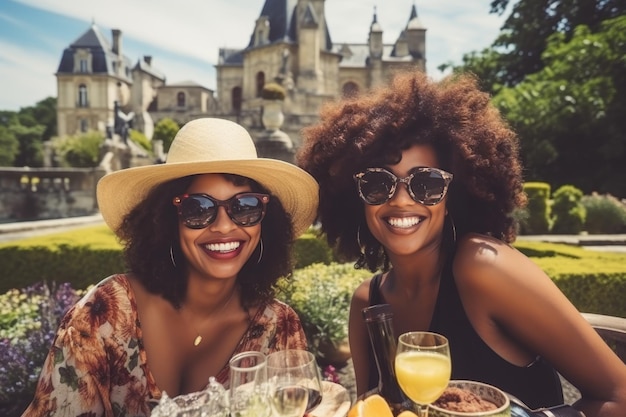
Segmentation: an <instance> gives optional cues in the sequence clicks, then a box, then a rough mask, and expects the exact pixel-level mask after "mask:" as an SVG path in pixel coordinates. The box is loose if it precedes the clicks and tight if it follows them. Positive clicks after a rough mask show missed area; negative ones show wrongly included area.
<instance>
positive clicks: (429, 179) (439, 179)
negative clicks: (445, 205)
mask: <svg viewBox="0 0 626 417" xmlns="http://www.w3.org/2000/svg"><path fill="white" fill-rule="evenodd" d="M410 187H411V191H412V192H413V194H414V195H415V199H416V200H417V201H418V202H420V203H422V204H424V205H427V206H432V205H435V204H437V203H439V202H440V201H441V200H442V199H443V197H444V196H445V194H444V191H445V188H446V180H445V179H444V178H443V176H442V175H441V173H440V172H438V171H418V172H416V173H415V174H414V175H413V179H412V180H411V184H410Z"/></svg>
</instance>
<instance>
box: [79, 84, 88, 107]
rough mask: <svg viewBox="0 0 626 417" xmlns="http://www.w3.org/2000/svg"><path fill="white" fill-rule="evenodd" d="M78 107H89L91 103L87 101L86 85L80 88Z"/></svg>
mask: <svg viewBox="0 0 626 417" xmlns="http://www.w3.org/2000/svg"><path fill="white" fill-rule="evenodd" d="M78 107H89V101H88V99H87V86H86V85H85V84H81V85H79V86H78Z"/></svg>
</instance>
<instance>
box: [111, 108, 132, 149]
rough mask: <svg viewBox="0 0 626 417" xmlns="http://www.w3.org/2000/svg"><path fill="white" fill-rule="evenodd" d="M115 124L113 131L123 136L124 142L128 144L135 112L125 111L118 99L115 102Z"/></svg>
mask: <svg viewBox="0 0 626 417" xmlns="http://www.w3.org/2000/svg"><path fill="white" fill-rule="evenodd" d="M113 116H114V125H113V133H117V134H118V135H120V137H121V138H122V142H123V143H124V144H128V131H129V129H131V128H132V127H133V123H132V122H133V118H134V117H135V113H133V112H132V111H131V112H130V113H128V114H126V113H124V112H123V111H122V110H121V109H120V106H119V104H118V102H117V101H115V102H114V103H113Z"/></svg>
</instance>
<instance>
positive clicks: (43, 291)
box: [0, 282, 78, 417]
mask: <svg viewBox="0 0 626 417" xmlns="http://www.w3.org/2000/svg"><path fill="white" fill-rule="evenodd" d="M21 292H22V293H24V294H26V295H27V296H28V297H27V300H31V299H33V296H37V295H39V296H42V295H43V296H44V297H43V300H44V301H42V302H41V303H40V304H39V306H38V307H39V320H40V323H41V327H40V328H38V329H33V330H29V331H28V333H27V334H26V335H25V336H24V337H20V338H17V340H16V341H14V342H11V340H10V339H8V338H5V339H1V340H0V358H2V361H1V362H0V415H2V416H5V417H14V416H15V417H17V416H20V415H21V414H22V412H23V411H24V409H25V408H26V407H27V406H28V404H29V403H30V401H31V400H32V398H33V395H34V393H35V387H36V385H37V381H38V379H39V374H40V372H41V368H42V366H43V363H44V361H45V358H46V355H47V354H48V350H49V349H50V346H51V344H52V340H53V339H54V336H55V333H56V330H57V327H58V325H59V323H60V322H61V319H62V318H63V316H64V315H65V313H66V312H67V310H69V308H70V307H71V306H72V305H73V304H74V303H76V301H78V295H77V294H76V291H74V290H73V289H72V287H71V285H70V284H69V283H65V284H55V283H52V284H47V283H44V282H39V283H36V284H33V285H31V286H29V287H26V288H24V289H22V291H21ZM35 299H36V298H35ZM26 302H28V301H26Z"/></svg>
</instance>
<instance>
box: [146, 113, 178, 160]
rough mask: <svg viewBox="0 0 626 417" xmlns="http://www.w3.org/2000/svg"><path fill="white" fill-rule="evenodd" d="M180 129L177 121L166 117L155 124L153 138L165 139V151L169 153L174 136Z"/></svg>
mask: <svg viewBox="0 0 626 417" xmlns="http://www.w3.org/2000/svg"><path fill="white" fill-rule="evenodd" d="M179 130H180V126H179V125H178V123H176V121H174V120H172V119H170V118H167V117H166V118H164V119H161V120H159V121H158V122H157V124H156V125H155V126H154V134H153V135H152V140H162V141H163V151H164V152H165V153H167V152H168V151H169V150H170V145H171V144H172V141H173V140H174V136H176V133H178V131H179Z"/></svg>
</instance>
